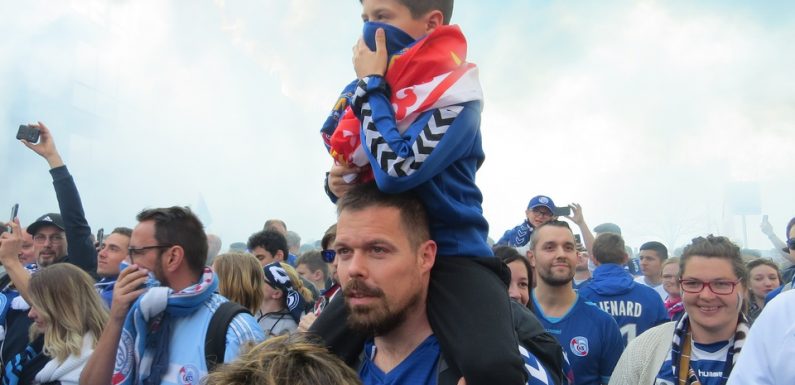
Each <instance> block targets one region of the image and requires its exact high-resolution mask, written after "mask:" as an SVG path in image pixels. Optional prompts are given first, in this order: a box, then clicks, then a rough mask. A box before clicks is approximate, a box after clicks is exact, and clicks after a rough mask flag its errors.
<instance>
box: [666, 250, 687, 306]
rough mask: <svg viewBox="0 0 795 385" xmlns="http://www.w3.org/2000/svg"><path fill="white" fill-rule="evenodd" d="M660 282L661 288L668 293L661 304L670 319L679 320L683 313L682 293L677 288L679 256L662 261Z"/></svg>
mask: <svg viewBox="0 0 795 385" xmlns="http://www.w3.org/2000/svg"><path fill="white" fill-rule="evenodd" d="M662 284H663V290H665V292H666V293H668V297H667V298H665V301H664V302H663V304H664V305H665V310H667V311H668V317H670V318H671V321H679V320H680V319H681V318H682V316H683V315H684V314H685V306H684V304H682V294H681V289H680V288H679V258H678V257H671V258H668V259H666V260H665V261H663V263H662Z"/></svg>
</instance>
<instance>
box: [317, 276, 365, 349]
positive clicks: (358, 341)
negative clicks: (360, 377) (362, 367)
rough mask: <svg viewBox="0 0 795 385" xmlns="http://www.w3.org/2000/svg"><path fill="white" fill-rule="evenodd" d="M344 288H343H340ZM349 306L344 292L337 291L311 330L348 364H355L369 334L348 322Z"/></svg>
mask: <svg viewBox="0 0 795 385" xmlns="http://www.w3.org/2000/svg"><path fill="white" fill-rule="evenodd" d="M340 290H342V289H340ZM347 319H348V307H347V306H345V298H344V297H343V295H342V293H337V295H335V296H334V298H333V299H332V300H331V302H329V303H328V305H326V307H324V308H323V311H322V312H321V313H320V316H319V317H317V319H316V320H315V322H314V323H313V324H312V326H311V327H310V328H309V332H310V333H312V334H315V335H318V336H320V338H322V339H323V342H325V344H326V346H328V349H329V350H330V351H331V352H332V353H334V354H336V355H337V356H339V357H340V358H341V359H342V360H343V361H345V363H347V364H348V365H355V364H356V363H357V362H358V360H359V355H361V353H362V350H363V349H364V343H365V341H366V340H367V336H365V335H362V334H359V333H357V332H355V331H353V330H351V329H350V328H348V324H347Z"/></svg>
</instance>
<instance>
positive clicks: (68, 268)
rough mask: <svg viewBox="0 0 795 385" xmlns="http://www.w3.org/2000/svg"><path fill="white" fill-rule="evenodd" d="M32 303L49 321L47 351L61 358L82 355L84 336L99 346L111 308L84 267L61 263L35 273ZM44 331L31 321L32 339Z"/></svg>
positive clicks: (31, 296)
mask: <svg viewBox="0 0 795 385" xmlns="http://www.w3.org/2000/svg"><path fill="white" fill-rule="evenodd" d="M28 291H29V293H30V305H31V306H32V307H33V308H35V310H36V312H37V313H38V315H39V317H41V318H42V321H44V323H45V325H46V326H45V331H44V353H45V354H47V355H48V356H50V357H53V358H55V359H57V360H59V361H64V360H66V358H67V357H69V356H71V355H76V356H79V355H80V353H81V350H82V348H83V337H84V336H85V335H86V334H90V336H91V337H93V339H94V341H93V342H92V345H91V346H92V348H93V347H95V346H96V344H97V340H98V339H99V336H100V335H101V334H102V329H103V328H104V326H105V324H106V323H107V322H108V310H107V307H106V306H105V304H104V303H103V302H102V299H101V298H100V297H99V294H98V293H97V291H96V290H95V289H94V280H93V279H91V277H90V276H89V275H88V274H87V273H86V272H84V271H83V270H81V269H80V268H78V267H76V266H74V265H72V264H69V263H57V264H54V265H51V266H48V267H45V268H44V269H41V270H39V271H38V272H36V273H34V274H33V276H32V277H31V278H30V284H29V290H28ZM39 334H41V332H39V330H38V329H37V328H36V325H35V324H33V325H31V328H30V339H31V340H33V339H35V338H36V337H38V336H39Z"/></svg>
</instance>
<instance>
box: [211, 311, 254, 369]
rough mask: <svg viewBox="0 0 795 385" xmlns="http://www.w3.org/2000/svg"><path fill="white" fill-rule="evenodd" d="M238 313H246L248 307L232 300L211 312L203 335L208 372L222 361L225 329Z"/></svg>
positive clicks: (224, 349) (224, 350) (224, 348)
mask: <svg viewBox="0 0 795 385" xmlns="http://www.w3.org/2000/svg"><path fill="white" fill-rule="evenodd" d="M240 313H248V309H246V308H244V307H243V306H241V305H240V304H238V303H236V302H232V301H227V302H224V303H222V304H221V306H218V309H217V310H216V311H215V313H213V317H212V318H211V319H210V325H209V326H208V327H207V334H206V335H205V336H204V360H205V362H206V363H207V372H208V373H209V372H212V371H213V370H214V369H215V367H216V365H218V364H223V363H224V353H225V352H226V331H227V330H228V329H229V324H230V323H232V319H234V318H235V317H237V315H238V314H240Z"/></svg>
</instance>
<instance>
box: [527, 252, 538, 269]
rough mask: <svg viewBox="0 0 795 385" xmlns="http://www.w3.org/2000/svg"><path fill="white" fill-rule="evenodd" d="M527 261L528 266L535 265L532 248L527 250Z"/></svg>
mask: <svg viewBox="0 0 795 385" xmlns="http://www.w3.org/2000/svg"><path fill="white" fill-rule="evenodd" d="M527 261H528V262H530V266H532V267H533V268H535V267H536V256H535V254H533V250H527Z"/></svg>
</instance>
